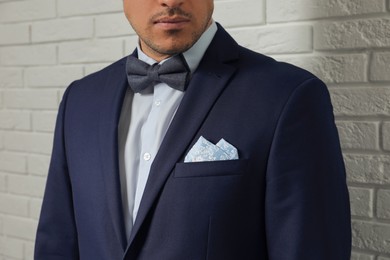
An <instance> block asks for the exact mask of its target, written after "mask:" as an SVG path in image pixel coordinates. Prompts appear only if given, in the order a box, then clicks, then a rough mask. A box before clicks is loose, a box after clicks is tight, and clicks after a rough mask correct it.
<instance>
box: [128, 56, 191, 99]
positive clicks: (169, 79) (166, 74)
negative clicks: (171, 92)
mask: <svg viewBox="0 0 390 260" xmlns="http://www.w3.org/2000/svg"><path fill="white" fill-rule="evenodd" d="M126 71H127V80H128V82H129V85H130V87H131V89H133V91H134V92H136V93H137V92H141V91H143V90H144V89H146V88H148V87H153V86H154V85H155V84H156V83H159V82H162V83H165V84H167V85H168V86H170V87H172V88H174V89H177V90H180V91H185V89H186V87H187V84H188V81H189V75H190V74H189V68H188V65H187V63H186V62H185V59H184V57H183V55H182V54H180V55H176V56H173V57H171V58H170V59H168V60H167V61H165V62H164V63H162V64H161V65H160V64H157V63H155V64H153V65H149V64H147V63H145V62H143V61H141V60H139V59H138V58H136V57H135V56H133V55H130V56H128V58H127V63H126Z"/></svg>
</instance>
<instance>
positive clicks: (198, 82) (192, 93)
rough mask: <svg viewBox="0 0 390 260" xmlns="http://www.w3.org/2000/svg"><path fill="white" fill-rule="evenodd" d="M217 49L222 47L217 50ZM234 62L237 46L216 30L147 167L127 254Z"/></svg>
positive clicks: (222, 85) (231, 69)
mask: <svg viewBox="0 0 390 260" xmlns="http://www.w3.org/2000/svg"><path fill="white" fill-rule="evenodd" d="M221 46H224V48H223V50H221ZM235 59H237V44H236V43H235V42H234V40H233V39H232V38H230V36H229V35H228V34H227V33H226V32H225V31H224V30H223V29H222V28H221V27H219V29H218V32H217V34H216V35H215V37H214V39H213V41H212V42H211V44H210V46H209V48H208V50H207V51H206V53H205V55H204V57H203V60H202V61H201V63H200V64H199V67H198V69H197V70H196V72H195V73H194V75H193V78H192V79H191V82H190V85H189V86H188V89H187V91H186V94H185V95H184V97H183V100H182V102H181V104H180V106H179V108H178V110H177V112H176V115H175V117H174V118H173V120H172V123H171V125H170V127H169V129H168V131H167V133H166V135H165V137H164V140H163V142H162V144H161V146H160V149H159V151H158V153H157V155H156V158H155V160H154V162H153V164H152V166H151V169H150V173H149V178H148V181H147V184H146V187H145V190H144V194H143V197H142V200H141V204H140V208H139V211H138V215H137V218H136V220H135V223H134V226H133V230H132V233H131V236H130V240H129V247H128V250H127V251H129V250H132V248H131V247H132V243H133V241H134V239H135V238H136V236H137V234H138V232H139V230H140V228H141V226H142V223H143V222H144V220H145V218H146V216H147V214H148V213H149V211H150V209H151V208H152V206H153V203H154V202H155V200H156V198H157V197H158V195H159V193H160V191H161V189H162V187H163V186H164V184H165V182H166V180H167V178H168V176H169V175H170V173H171V172H172V170H173V168H174V167H175V164H176V163H177V162H178V161H180V160H181V158H182V157H183V155H184V152H185V150H186V149H187V147H188V146H189V145H190V143H191V141H192V140H193V138H194V137H195V135H196V133H197V131H198V130H199V128H200V126H201V125H202V123H203V122H204V120H205V118H206V117H207V114H208V113H209V111H210V109H211V108H212V106H213V104H214V103H215V101H216V100H217V99H218V96H219V95H220V94H221V92H222V91H223V89H224V87H225V86H226V84H227V82H228V80H229V79H230V78H231V76H232V75H233V74H234V72H235V70H236V68H235V67H234V66H232V65H230V64H227V63H228V61H232V60H235Z"/></svg>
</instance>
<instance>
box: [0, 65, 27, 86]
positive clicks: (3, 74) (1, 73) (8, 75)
mask: <svg viewBox="0 0 390 260" xmlns="http://www.w3.org/2000/svg"><path fill="white" fill-rule="evenodd" d="M0 79H1V80H0V88H21V87H23V71H22V70H21V69H14V68H1V67H0Z"/></svg>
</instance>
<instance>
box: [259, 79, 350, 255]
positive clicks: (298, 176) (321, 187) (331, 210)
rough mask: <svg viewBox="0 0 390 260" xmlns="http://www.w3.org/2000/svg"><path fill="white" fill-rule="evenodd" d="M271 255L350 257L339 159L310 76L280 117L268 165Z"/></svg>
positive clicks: (324, 100)
mask: <svg viewBox="0 0 390 260" xmlns="http://www.w3.org/2000/svg"><path fill="white" fill-rule="evenodd" d="M265 214H266V236H267V247H268V254H269V259H270V260H313V259H316V260H329V259H332V260H349V259H350V251H351V230H350V228H351V225H350V209H349V196H348V190H347V185H346V175H345V168H344V162H343V159H342V155H341V149H340V145H339V138H338V134H337V129H336V126H335V124H334V116H333V111H332V105H331V102H330V98H329V93H328V91H327V88H326V86H325V85H324V84H323V83H322V82H321V81H320V80H318V79H309V80H307V81H305V82H304V83H302V84H301V85H300V86H299V87H297V88H296V89H295V90H294V92H293V93H292V94H291V96H290V98H289V100H288V102H287V103H286V105H285V107H284V109H283V112H282V114H281V116H280V118H279V122H278V125H277V128H276V130H275V135H274V138H273V143H272V146H271V152H270V157H269V161H268V167H267V188H266V212H265Z"/></svg>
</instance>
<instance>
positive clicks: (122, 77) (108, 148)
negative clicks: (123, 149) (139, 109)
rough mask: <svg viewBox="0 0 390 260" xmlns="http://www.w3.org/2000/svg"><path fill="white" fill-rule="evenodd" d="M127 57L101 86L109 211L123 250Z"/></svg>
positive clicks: (101, 136)
mask: <svg viewBox="0 0 390 260" xmlns="http://www.w3.org/2000/svg"><path fill="white" fill-rule="evenodd" d="M125 61H126V58H124V59H122V60H120V61H118V63H117V64H114V66H115V67H113V68H112V69H111V71H110V72H109V73H110V74H109V77H108V78H107V81H106V82H105V85H104V86H103V89H102V90H101V91H102V93H101V95H100V97H101V102H100V104H101V105H100V108H99V111H100V114H99V142H100V143H99V147H100V153H101V162H102V173H103V178H104V185H105V191H104V193H105V195H106V202H107V205H108V208H109V213H108V214H109V216H110V217H111V220H112V224H113V228H114V230H115V233H116V237H117V238H118V242H119V243H120V245H121V246H122V248H123V250H125V248H126V244H127V239H126V233H125V225H124V217H123V209H122V198H121V185H120V177H119V156H118V123H119V118H120V114H121V109H122V104H123V100H124V96H125V93H126V90H127V86H128V84H127V78H126V71H125Z"/></svg>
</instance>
